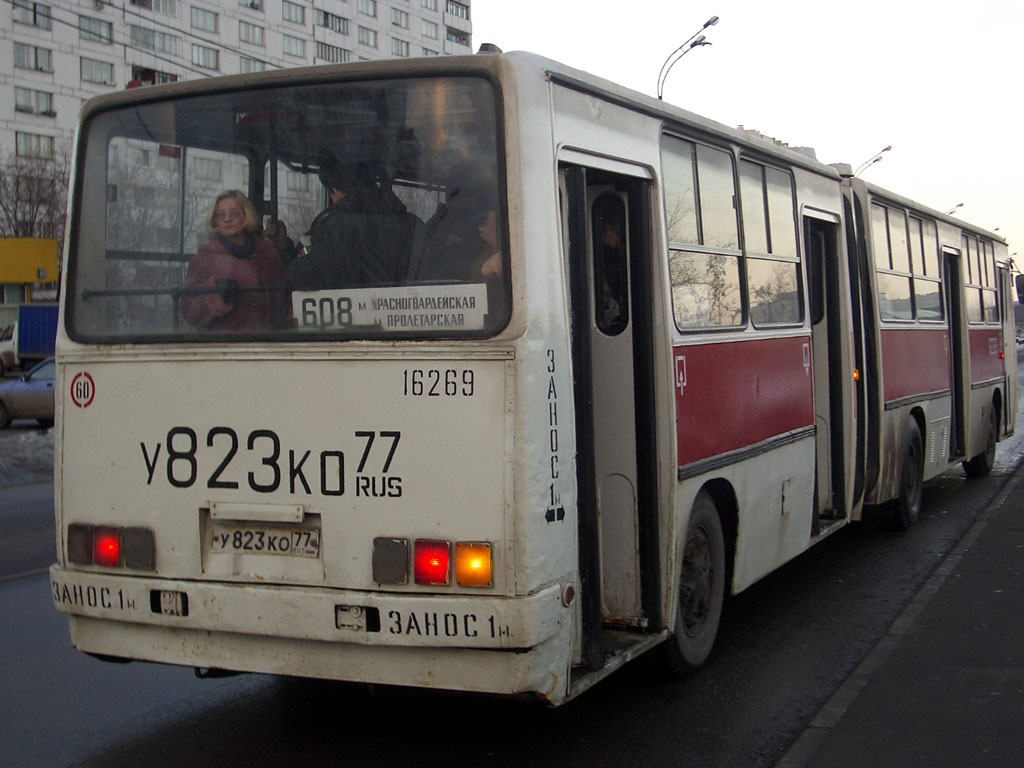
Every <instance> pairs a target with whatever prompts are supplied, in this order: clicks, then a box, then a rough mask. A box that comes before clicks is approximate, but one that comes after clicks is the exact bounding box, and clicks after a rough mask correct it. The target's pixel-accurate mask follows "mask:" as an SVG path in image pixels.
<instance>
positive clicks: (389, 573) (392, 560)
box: [373, 536, 409, 584]
mask: <svg viewBox="0 0 1024 768" xmlns="http://www.w3.org/2000/svg"><path fill="white" fill-rule="evenodd" d="M373 580H374V581H376V582H377V583H378V584H406V583H408V581H409V540H408V539H393V538H391V537H390V536H378V537H376V538H375V539H374V540H373Z"/></svg>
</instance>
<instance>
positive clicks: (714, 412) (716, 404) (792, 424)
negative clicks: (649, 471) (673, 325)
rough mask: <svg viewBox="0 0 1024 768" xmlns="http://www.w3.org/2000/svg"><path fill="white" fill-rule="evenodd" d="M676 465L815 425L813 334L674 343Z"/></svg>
mask: <svg viewBox="0 0 1024 768" xmlns="http://www.w3.org/2000/svg"><path fill="white" fill-rule="evenodd" d="M674 358H675V361H674V363H675V383H676V440H677V444H678V449H679V465H680V466H683V465H685V464H689V463H691V462H694V461H699V460H701V459H706V458H709V457H711V456H717V455H719V454H722V453H726V452H727V451H733V450H736V449H738V448H743V447H745V446H750V445H755V444H757V443H759V442H761V441H763V440H767V439H768V438H771V437H775V436H776V435H781V434H785V433H786V432H790V431H792V430H795V429H800V428H803V427H808V426H811V425H812V424H813V423H814V406H813V394H812V393H813V388H812V384H811V369H810V338H809V337H807V336H798V337H794V338H785V339H757V340H751V341H737V342H724V343H720V344H698V345H693V346H683V347H675V349H674Z"/></svg>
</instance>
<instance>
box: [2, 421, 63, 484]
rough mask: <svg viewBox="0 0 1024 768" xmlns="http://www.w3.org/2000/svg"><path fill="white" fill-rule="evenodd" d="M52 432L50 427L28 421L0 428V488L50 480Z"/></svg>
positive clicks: (16, 422) (51, 474) (51, 476)
mask: <svg viewBox="0 0 1024 768" xmlns="http://www.w3.org/2000/svg"><path fill="white" fill-rule="evenodd" d="M53 435H54V430H53V429H40V428H39V427H38V426H37V425H36V424H35V422H31V421H15V422H14V423H13V424H12V425H11V426H10V427H9V428H8V429H0V487H6V486H9V485H29V484H31V483H45V482H49V481H51V480H52V479H53Z"/></svg>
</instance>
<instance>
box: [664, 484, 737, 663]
mask: <svg viewBox="0 0 1024 768" xmlns="http://www.w3.org/2000/svg"><path fill="white" fill-rule="evenodd" d="M725 579H726V567H725V537H724V535H723V533H722V522H721V520H720V519H719V517H718V510H717V509H716V507H715V503H714V501H713V500H712V499H711V495H710V494H708V493H707V491H701V492H700V493H699V494H697V498H696V499H695V500H694V502H693V510H692V511H691V513H690V524H689V526H688V527H687V530H686V541H685V543H684V545H683V567H682V572H681V573H680V576H679V602H678V606H677V611H676V622H675V627H674V631H673V634H672V636H671V637H670V638H669V639H668V640H666V641H665V642H664V643H663V644H662V645H661V651H662V658H663V661H664V665H665V667H666V669H667V670H668V671H669V672H670V673H671V674H672V675H673V676H675V677H686V676H687V675H689V674H691V673H692V672H693V671H694V670H696V669H697V668H698V667H699V666H700V665H701V664H703V663H704V661H705V660H706V659H707V658H708V656H709V655H710V654H711V648H712V646H713V645H714V644H715V636H716V635H717V634H718V624H719V621H720V620H721V618H722V604H723V602H724V600H725Z"/></svg>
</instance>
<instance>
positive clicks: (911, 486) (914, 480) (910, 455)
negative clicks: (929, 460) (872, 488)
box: [891, 419, 924, 531]
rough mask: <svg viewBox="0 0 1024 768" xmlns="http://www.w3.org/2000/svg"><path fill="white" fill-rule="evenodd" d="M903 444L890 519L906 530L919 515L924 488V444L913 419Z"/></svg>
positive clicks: (897, 526)
mask: <svg viewBox="0 0 1024 768" xmlns="http://www.w3.org/2000/svg"><path fill="white" fill-rule="evenodd" d="M903 444H904V447H903V465H902V466H901V467H900V493H899V495H898V496H897V497H896V498H895V499H893V502H892V515H891V521H892V524H893V525H894V526H895V527H896V528H900V529H902V530H904V531H906V530H908V529H910V528H912V527H913V526H914V524H915V523H916V522H917V520H918V518H919V517H920V516H921V495H922V491H923V489H924V446H923V444H922V442H921V430H920V429H918V426H917V422H916V421H914V420H913V419H911V420H910V423H909V424H907V433H906V435H905V437H904V440H903Z"/></svg>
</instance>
